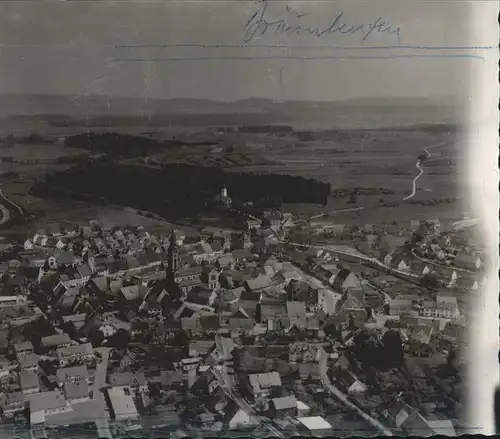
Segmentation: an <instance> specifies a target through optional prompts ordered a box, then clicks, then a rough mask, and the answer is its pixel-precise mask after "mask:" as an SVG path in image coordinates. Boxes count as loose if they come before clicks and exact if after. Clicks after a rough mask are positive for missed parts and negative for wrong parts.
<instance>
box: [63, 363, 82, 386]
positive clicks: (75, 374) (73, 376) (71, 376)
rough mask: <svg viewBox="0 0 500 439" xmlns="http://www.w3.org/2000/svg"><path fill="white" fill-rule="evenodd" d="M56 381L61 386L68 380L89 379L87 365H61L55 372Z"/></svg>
mask: <svg viewBox="0 0 500 439" xmlns="http://www.w3.org/2000/svg"><path fill="white" fill-rule="evenodd" d="M56 377H57V383H58V384H59V386H62V385H63V384H64V383H66V382H69V381H87V382H88V381H89V372H88V369H87V366H85V365H78V366H72V367H61V368H59V369H57V372H56Z"/></svg>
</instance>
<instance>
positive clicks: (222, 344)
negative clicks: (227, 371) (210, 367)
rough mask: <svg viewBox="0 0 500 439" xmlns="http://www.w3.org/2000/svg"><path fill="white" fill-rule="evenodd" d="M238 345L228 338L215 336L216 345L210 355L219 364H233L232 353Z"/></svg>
mask: <svg viewBox="0 0 500 439" xmlns="http://www.w3.org/2000/svg"><path fill="white" fill-rule="evenodd" d="M237 347H238V345H237V344H236V343H235V342H234V341H233V340H232V339H231V338H228V337H221V336H219V335H216V336H215V343H214V344H213V345H212V347H211V348H210V350H209V351H208V355H209V356H210V357H211V358H212V359H213V360H214V361H215V362H216V363H219V364H222V363H225V364H226V365H228V364H230V363H231V362H232V359H233V356H232V352H233V350H234V349H235V348H237Z"/></svg>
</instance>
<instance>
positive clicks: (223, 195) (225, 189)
mask: <svg viewBox="0 0 500 439" xmlns="http://www.w3.org/2000/svg"><path fill="white" fill-rule="evenodd" d="M220 195H221V197H222V198H226V197H227V188H226V185H224V186H223V188H222V190H221V191H220Z"/></svg>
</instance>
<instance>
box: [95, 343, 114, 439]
mask: <svg viewBox="0 0 500 439" xmlns="http://www.w3.org/2000/svg"><path fill="white" fill-rule="evenodd" d="M94 351H95V352H98V353H99V354H101V361H100V362H99V363H97V366H96V370H95V376H94V384H93V385H92V392H93V395H92V398H93V400H94V401H95V404H97V406H98V407H99V409H100V410H101V411H102V418H99V419H96V420H95V425H96V427H97V432H98V433H99V437H100V438H101V437H102V438H110V439H112V438H113V435H112V434H111V431H110V429H109V413H108V411H107V410H106V401H105V399H104V394H103V393H102V392H101V389H102V388H103V387H104V386H105V385H106V374H107V369H108V360H109V354H110V351H111V349H110V348H97V349H94Z"/></svg>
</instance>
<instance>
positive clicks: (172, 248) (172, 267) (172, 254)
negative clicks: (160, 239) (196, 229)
mask: <svg viewBox="0 0 500 439" xmlns="http://www.w3.org/2000/svg"><path fill="white" fill-rule="evenodd" d="M178 268H179V247H178V246H177V242H176V239H175V232H174V230H173V229H172V234H171V235H170V244H169V246H168V254H167V272H166V278H167V281H169V282H171V283H173V282H174V275H175V272H176V271H177V269H178Z"/></svg>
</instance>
